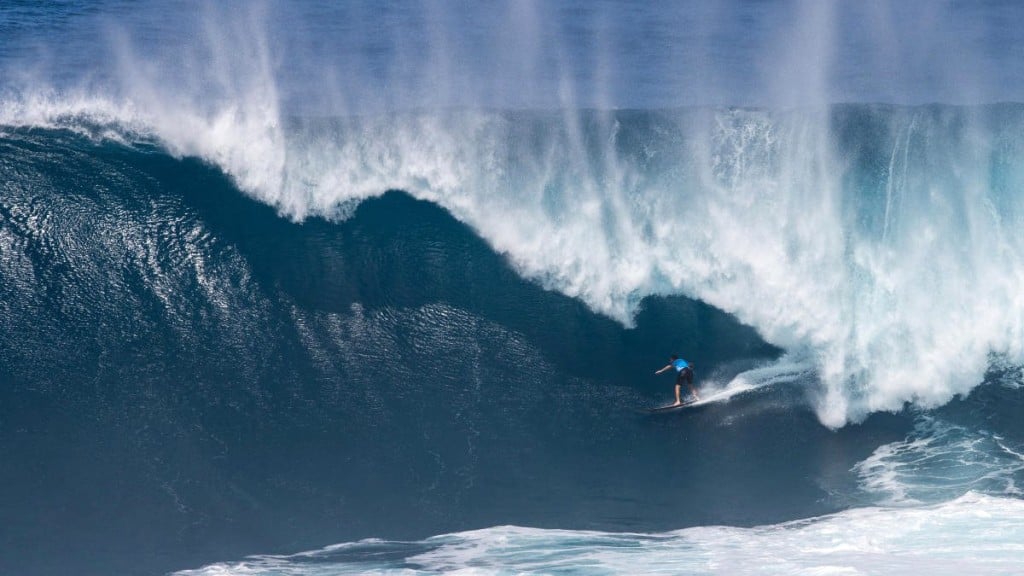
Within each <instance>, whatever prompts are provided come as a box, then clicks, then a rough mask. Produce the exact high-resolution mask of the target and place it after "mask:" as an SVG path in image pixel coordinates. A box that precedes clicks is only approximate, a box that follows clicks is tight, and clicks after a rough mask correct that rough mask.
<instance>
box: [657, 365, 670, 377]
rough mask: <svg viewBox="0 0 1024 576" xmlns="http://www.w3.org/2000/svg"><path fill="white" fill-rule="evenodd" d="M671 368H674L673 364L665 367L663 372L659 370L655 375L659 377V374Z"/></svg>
mask: <svg viewBox="0 0 1024 576" xmlns="http://www.w3.org/2000/svg"><path fill="white" fill-rule="evenodd" d="M670 368H672V365H671V364H669V365H668V366H665V367H664V368H662V369H661V370H658V371H657V372H655V373H654V375H655V376H657V375H658V374H661V373H662V372H664V371H666V370H668V369H670Z"/></svg>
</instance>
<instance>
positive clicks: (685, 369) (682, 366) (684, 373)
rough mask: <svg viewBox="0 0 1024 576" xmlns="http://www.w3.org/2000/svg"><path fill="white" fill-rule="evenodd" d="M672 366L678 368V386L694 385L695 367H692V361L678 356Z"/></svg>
mask: <svg viewBox="0 0 1024 576" xmlns="http://www.w3.org/2000/svg"><path fill="white" fill-rule="evenodd" d="M672 367H673V368H675V369H676V372H677V375H676V386H682V385H683V384H686V385H687V386H690V387H691V388H692V387H693V369H692V368H690V363H689V362H687V361H686V360H683V359H682V358H678V359H676V360H673V361H672Z"/></svg>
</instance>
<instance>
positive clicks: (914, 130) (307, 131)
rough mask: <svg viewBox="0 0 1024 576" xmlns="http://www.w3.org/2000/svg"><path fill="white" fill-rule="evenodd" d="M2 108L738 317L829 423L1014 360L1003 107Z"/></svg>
mask: <svg viewBox="0 0 1024 576" xmlns="http://www.w3.org/2000/svg"><path fill="white" fill-rule="evenodd" d="M154 109H156V110H161V111H166V110H168V109H170V110H172V111H173V112H174V113H172V114H170V115H166V116H165V115H154V114H151V113H149V112H147V111H149V110H154ZM0 120H2V121H3V123H4V124H6V125H8V126H11V125H18V124H28V125H33V126H58V127H69V128H74V129H77V130H88V131H89V132H90V133H91V134H94V135H98V136H101V137H103V136H107V137H110V136H112V135H116V136H117V137H119V138H121V139H129V140H130V139H139V138H148V139H155V140H157V141H158V142H160V143H161V144H162V145H163V146H165V147H166V148H167V149H168V150H169V151H171V152H172V153H174V154H176V155H180V156H195V157H199V158H202V159H204V160H206V161H207V162H210V163H212V164H214V165H216V166H218V167H220V168H221V169H222V170H224V171H225V172H226V173H227V174H229V175H231V176H232V177H233V178H234V179H235V180H236V181H237V183H238V184H239V186H240V187H241V188H242V189H244V190H246V191H248V192H249V193H250V194H252V195H253V196H254V197H256V198H258V199H260V200H262V201H264V202H267V203H268V204H271V205H273V206H275V207H277V208H278V210H280V212H281V213H282V214H283V215H285V216H287V217H290V218H293V219H303V218H306V217H308V216H310V215H318V216H326V217H329V218H344V217H345V216H346V215H347V214H349V213H350V211H351V209H352V208H353V207H354V206H355V205H357V204H358V203H359V202H360V201H362V200H364V199H366V198H369V197H373V196H378V195H380V194H383V193H384V192H386V191H388V190H391V189H401V190H405V191H408V192H409V193H411V194H412V195H414V196H415V197H417V198H420V199H424V200H429V201H431V202H435V203H437V204H439V205H441V206H443V207H445V208H446V209H447V210H449V211H450V212H451V213H452V214H453V215H455V216H456V217H457V218H459V219H460V220H462V221H464V222H466V223H468V224H470V225H471V226H472V227H473V228H474V229H475V230H476V231H477V232H478V233H479V234H480V235H481V236H482V237H483V238H485V239H486V240H487V241H488V242H489V243H490V244H491V245H492V246H493V247H494V248H495V249H496V250H498V251H500V252H502V253H505V254H507V255H508V257H509V259H510V260H511V261H512V262H513V263H514V264H515V266H516V268H517V269H518V270H519V271H520V272H521V273H522V274H523V275H524V276H526V277H529V278H534V279H537V280H538V281H540V282H541V283H542V284H543V285H545V286H546V287H548V288H552V289H556V290H559V291H561V292H564V293H565V294H568V295H571V296H573V297H577V298H580V299H581V300H583V301H584V302H586V303H587V304H588V305H589V306H590V307H591V308H593V309H594V310H597V311H600V312H602V313H605V314H607V315H609V316H611V317H613V318H616V319H618V320H619V321H621V322H623V323H625V324H627V325H628V324H630V323H631V321H632V318H633V315H634V314H635V313H636V311H637V309H638V305H639V303H640V301H641V300H642V299H643V298H644V297H646V296H649V295H653V294H684V295H687V296H690V297H693V298H697V299H700V300H703V301H705V302H707V303H710V304H712V305H714V306H717V307H719V308H721V309H723V310H725V311H728V312H730V313H732V314H734V315H736V316H737V317H738V318H739V319H740V320H741V321H743V322H745V323H748V324H750V325H752V326H754V327H755V328H756V329H757V330H758V331H759V332H760V333H761V334H762V335H763V337H764V338H766V339H767V340H768V341H770V342H772V343H773V344H776V345H779V346H782V347H784V348H787V349H789V350H792V351H800V352H801V353H802V354H804V355H805V356H807V357H808V358H809V359H810V362H811V363H812V365H813V366H815V367H816V368H817V369H818V371H819V374H820V378H821V381H822V383H823V386H822V388H821V389H820V390H816V391H814V394H815V400H816V406H817V411H818V414H819V417H820V419H821V420H822V422H824V423H825V424H827V425H829V426H839V425H842V424H843V423H844V422H846V421H847V420H850V419H853V420H859V419H861V418H863V417H864V415H866V414H867V413H870V412H872V411H876V410H897V409H899V408H901V407H902V406H903V405H904V403H906V402H914V403H916V404H919V405H921V406H926V407H931V406H936V405H940V404H942V403H944V402H946V401H948V400H949V399H950V398H952V397H953V396H954V395H956V394H966V393H967V392H969V391H970V390H971V388H972V387H973V386H974V385H976V384H978V383H979V382H980V381H981V379H982V375H983V374H984V371H985V369H986V367H987V365H988V362H989V359H990V355H992V354H998V355H1004V356H1005V357H1007V358H1009V359H1010V361H1013V362H1019V361H1020V360H1021V359H1022V354H1024V350H1022V347H1021V342H1022V336H1024V300H1022V299H1021V297H1020V295H1019V290H1018V289H1017V287H1019V285H1020V280H1021V278H1022V276H1024V266H1022V257H1024V238H1022V237H1021V234H1020V233H1019V230H1020V219H1021V215H1022V214H1024V206H1022V205H1021V199H1020V196H1019V194H1017V190H1018V189H1019V188H1020V184H1021V182H1022V172H1021V165H1022V159H1021V146H1022V144H1024V141H1022V139H1021V138H1020V137H1019V134H1021V133H1022V131H1021V127H1022V125H1024V108H1021V107H1019V106H1015V105H1003V106H988V107H974V108H958V107H938V106H928V107H910V108H901V107H887V106H867V105H860V106H841V107H833V108H831V109H828V110H799V111H787V112H778V111H768V110H759V109H680V110H667V111H654V112H629V111H608V112H605V111H565V112H489V111H461V112H458V111H454V112H444V113H434V112H431V113H428V112H408V113H403V114H390V115H381V116H373V117H357V118H334V119H319V118H316V119H314V118H294V117H284V116H282V115H280V113H279V112H278V111H277V110H275V109H274V108H273V107H272V106H260V107H257V108H256V109H253V108H251V107H246V106H239V105H238V103H237V102H230V103H229V104H228V105H226V107H224V108H220V109H216V110H213V111H212V112H209V113H202V112H200V111H197V110H195V109H192V108H189V107H184V108H181V109H178V108H174V107H173V106H172V107H170V108H167V107H162V106H161V107H153V106H151V105H148V104H142V103H138V102H135V101H130V100H126V101H121V102H114V101H111V100H105V99H102V98H93V99H67V98H63V97H51V98H45V99H44V98H37V99H25V98H23V99H20V100H9V101H8V102H7V103H6V106H5V113H4V114H3V116H2V118H0Z"/></svg>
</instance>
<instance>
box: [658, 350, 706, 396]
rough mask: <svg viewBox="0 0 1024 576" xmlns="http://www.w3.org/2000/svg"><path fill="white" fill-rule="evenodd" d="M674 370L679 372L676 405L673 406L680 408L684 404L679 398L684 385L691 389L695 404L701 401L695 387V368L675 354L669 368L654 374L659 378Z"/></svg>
mask: <svg viewBox="0 0 1024 576" xmlns="http://www.w3.org/2000/svg"><path fill="white" fill-rule="evenodd" d="M672 368H675V369H676V372H677V374H676V403H675V404H673V406H679V405H681V404H682V403H683V401H682V400H681V399H680V398H679V390H680V389H681V388H682V386H683V384H684V383H685V384H686V385H687V386H688V387H689V388H690V394H693V400H694V402H696V401H697V400H700V396H698V395H697V389H696V388H694V387H693V367H692V366H691V365H690V363H689V362H687V361H686V360H683V359H682V358H680V357H679V356H676V355H675V354H673V355H672V356H671V357H670V358H669V362H668V366H665V367H664V368H662V369H661V370H658V371H657V372H655V373H654V375H655V376H657V375H658V374H661V373H662V372H665V371H667V370H670V369H672Z"/></svg>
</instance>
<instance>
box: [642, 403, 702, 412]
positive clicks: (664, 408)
mask: <svg viewBox="0 0 1024 576" xmlns="http://www.w3.org/2000/svg"><path fill="white" fill-rule="evenodd" d="M697 403H698V401H697V400H690V401H688V402H683V403H682V404H679V405H678V406H676V405H673V404H669V405H668V406H658V407H656V408H648V409H647V411H648V412H650V413H651V414H657V413H659V412H674V411H676V410H682V409H683V408H686V407H688V406H693V405H694V404H697Z"/></svg>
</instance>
